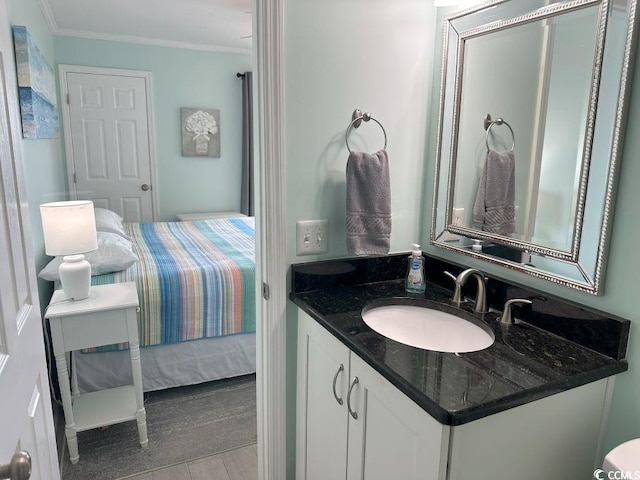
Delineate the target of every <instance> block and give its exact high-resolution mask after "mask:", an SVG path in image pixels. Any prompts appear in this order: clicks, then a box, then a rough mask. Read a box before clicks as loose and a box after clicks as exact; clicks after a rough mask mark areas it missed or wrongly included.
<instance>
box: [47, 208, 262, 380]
mask: <svg viewBox="0 0 640 480" xmlns="http://www.w3.org/2000/svg"><path fill="white" fill-rule="evenodd" d="M107 217H108V218H109V221H108V222H105V218H107ZM96 226H97V229H98V243H99V248H98V251H97V253H95V254H93V255H92V254H88V255H87V260H89V262H90V263H91V265H92V275H93V276H92V284H93V285H101V284H106V283H114V282H128V281H133V282H135V283H136V286H137V289H138V297H139V301H140V312H139V317H138V324H139V339H140V346H141V349H140V357H141V362H142V376H143V389H144V390H145V391H151V390H159V389H164V388H171V387H177V386H183V385H191V384H195V383H201V382H207V381H212V380H218V379H221V378H228V377H233V376H238V375H244V374H249V373H254V372H255V368H256V349H255V323H256V309H255V233H254V232H255V226H254V218H253V217H230V218H219V219H210V220H199V221H193V222H154V223H121V218H120V217H118V216H117V215H115V214H114V213H113V212H110V211H104V209H96ZM114 244H118V248H117V249H116V248H115V247H114ZM116 250H117V253H116ZM110 253H111V254H112V255H111V257H113V258H107V257H109V255H110ZM106 260H111V263H110V264H108V265H107V266H106V267H105V266H104V265H103V264H104V263H109V262H108V261H106ZM114 261H115V263H114ZM118 262H119V263H118ZM51 263H52V264H54V265H52V267H51V271H53V270H55V260H54V261H53V262H51ZM40 276H42V277H43V278H45V276H43V272H41V274H40ZM73 357H74V358H73V368H74V371H75V372H76V375H77V381H78V386H79V388H80V391H81V392H90V391H95V390H102V389H105V388H111V387H115V386H120V385H124V384H126V383H128V382H129V381H130V380H129V379H130V378H131V365H130V359H129V352H128V350H127V345H126V344H123V345H110V346H106V347H99V348H98V349H93V350H91V351H87V352H82V353H76V354H74V355H73Z"/></svg>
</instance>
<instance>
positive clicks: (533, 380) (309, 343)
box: [291, 255, 629, 480]
mask: <svg viewBox="0 0 640 480" xmlns="http://www.w3.org/2000/svg"><path fill="white" fill-rule="evenodd" d="M429 262H431V264H430V263H429ZM439 263H442V262H439ZM405 264H406V258H405V256H403V255H399V256H390V257H385V258H384V259H357V260H341V261H333V262H319V263H314V264H302V265H294V266H293V267H292V279H293V291H292V294H291V300H292V301H293V302H294V303H295V304H296V305H297V307H298V359H297V361H298V363H297V369H298V370H297V372H298V373H297V418H296V423H297V438H296V446H297V453H296V478H298V479H309V480H311V479H316V478H317V479H326V478H332V479H337V478H349V479H351V478H367V479H377V478H379V479H389V478H402V479H418V478H420V479H458V480H464V479H472V478H474V479H475V478H478V479H482V478H492V479H502V478H505V479H506V478H532V479H533V478H557V479H561V478H562V479H565V478H567V479H568V478H589V477H590V476H591V475H592V474H593V470H594V468H595V462H596V459H597V456H598V448H599V446H598V441H599V436H600V432H601V429H602V428H603V425H604V420H605V416H606V411H607V409H608V405H607V393H608V383H609V381H610V380H609V378H610V377H611V376H613V375H615V374H617V373H620V372H623V371H625V370H626V369H627V364H626V362H624V361H623V360H621V359H620V358H622V357H623V356H624V345H626V337H627V334H628V327H629V325H628V322H627V321H625V320H621V319H615V318H604V317H602V318H599V319H598V320H594V318H596V317H597V314H595V313H594V312H585V315H587V316H588V317H589V316H591V317H590V318H588V319H585V320H584V322H585V324H591V326H592V327H593V328H591V327H590V328H589V330H592V331H593V332H594V334H595V336H596V337H599V338H601V339H603V341H604V342H605V343H607V345H608V346H607V347H606V348H607V349H610V352H609V353H610V355H606V354H603V353H598V352H596V351H594V350H593V349H591V348H585V347H584V346H583V345H580V344H578V343H576V339H575V338H573V339H572V340H573V341H570V340H568V339H566V338H562V337H561V336H559V335H555V334H552V333H550V332H548V331H546V330H544V329H541V328H538V327H535V326H533V325H531V324H529V323H526V322H522V321H518V322H516V324H514V325H510V326H503V325H501V324H500V322H499V321H497V318H498V317H499V312H498V311H497V310H492V311H491V312H490V313H487V314H484V315H480V314H476V315H475V316H476V318H477V320H478V321H482V322H485V323H486V325H488V326H489V327H490V328H491V329H492V330H493V333H494V335H495V342H494V344H493V345H491V346H490V347H489V348H487V349H484V350H480V351H477V352H471V353H464V354H457V353H441V352H436V351H429V350H423V349H419V348H415V347H410V346H407V345H404V344H402V343H398V342H395V341H393V340H390V339H388V338H386V337H384V336H382V335H380V334H378V333H376V332H375V331H373V330H372V329H371V328H369V327H368V326H367V325H366V324H365V322H364V321H363V320H362V315H361V311H362V309H363V308H364V307H365V306H366V305H368V304H370V303H371V302H373V301H375V300H379V299H385V298H394V297H400V298H403V297H404V298H424V299H427V300H430V301H433V302H439V303H440V304H441V305H442V308H443V309H445V310H451V309H452V308H453V307H451V305H450V298H451V294H452V291H451V290H450V289H447V288H443V287H442V286H440V285H437V284H436V283H433V281H434V280H435V281H437V282H438V281H439V279H440V275H439V273H441V271H440V272H439V273H435V268H434V265H436V264H438V261H436V260H433V259H430V258H427V265H428V269H427V271H428V272H431V278H430V280H431V282H430V283H429V284H428V288H427V291H426V292H425V294H424V295H419V296H415V295H412V296H410V295H407V294H406V293H405V291H404V286H403V280H402V276H403V270H404V267H405ZM437 266H438V268H440V267H441V265H439V264H438V265H437ZM448 269H449V270H454V271H455V269H456V266H454V265H449V266H448ZM393 277H396V278H393ZM445 281H446V280H444V279H443V281H442V283H443V284H444V282H445ZM500 283H501V282H499V281H497V280H490V287H491V291H494V290H500V288H499V287H496V285H499V284H500ZM528 293H530V294H531V295H530V297H531V298H534V297H535V296H536V292H528ZM489 297H490V298H489V300H491V303H493V302H495V301H496V295H494V294H491V293H490V295H489ZM536 302H538V303H539V304H542V305H544V308H542V310H545V311H548V310H549V308H548V307H549V306H552V305H553V304H554V302H557V301H556V300H553V299H549V298H548V297H542V296H539V297H538V300H534V304H533V308H532V309H531V311H530V312H529V314H527V315H524V313H525V310H515V316H516V318H522V316H523V315H524V316H532V318H533V317H535V316H536V314H535V311H536V310H541V309H540V307H539V305H536ZM561 303H562V302H558V304H559V305H561ZM491 306H493V305H491ZM561 307H562V308H560V310H561V311H563V312H564V314H568V315H569V317H571V318H569V321H573V322H580V321H581V320H580V319H576V318H575V317H576V315H577V316H578V317H579V316H580V313H577V314H576V312H580V311H581V309H580V308H579V307H574V306H571V305H561ZM461 308H462V309H464V310H465V311H467V312H471V311H472V305H470V304H463V305H462V306H461ZM554 309H555V308H554ZM567 309H568V310H567ZM531 312H533V313H531ZM545 315H546V314H545ZM565 320H566V319H565ZM594 322H595V323H594ZM557 323H559V324H561V323H562V318H559V319H558V322H557ZM594 325H595V326H594ZM576 330H581V329H576ZM582 330H584V329H582ZM596 332H597V333H596ZM603 332H609V333H603ZM583 336H584V335H583ZM587 342H588V341H587ZM616 343H618V344H619V345H618V346H617V347H616V346H615V344H616Z"/></svg>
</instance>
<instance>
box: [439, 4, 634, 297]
mask: <svg viewBox="0 0 640 480" xmlns="http://www.w3.org/2000/svg"><path fill="white" fill-rule="evenodd" d="M637 23H638V13H637V12H636V0H613V1H611V0H572V1H553V0H494V1H489V2H485V3H483V4H481V5H479V6H476V7H473V8H469V9H466V10H463V11H460V12H458V13H455V14H453V15H451V16H449V17H447V18H446V19H445V21H444V37H443V56H442V81H441V88H440V120H439V127H438V146H437V161H436V175H435V192H434V207H433V216H432V225H431V243H432V244H434V245H436V246H438V247H442V248H446V249H448V250H452V251H456V252H461V253H464V254H467V255H472V256H474V257H477V258H481V259H484V260H487V261H490V262H493V263H497V264H500V265H503V266H507V267H509V268H511V269H514V270H518V271H522V272H526V273H529V274H531V275H534V276H536V277H540V278H544V279H547V280H550V281H553V282H556V283H558V284H562V285H566V286H569V287H572V288H576V289H579V290H582V291H586V292H589V293H592V294H601V293H602V286H603V277H604V264H605V258H606V252H607V247H608V240H609V233H610V232H609V231H610V228H611V218H610V216H611V215H612V209H613V200H614V198H615V186H616V176H617V175H616V174H617V170H618V163H619V161H620V157H621V149H622V132H623V127H624V119H625V116H626V110H627V99H628V95H629V87H630V80H631V71H632V68H633V67H632V64H631V63H630V62H632V60H633V55H634V47H635V43H636V36H637V33H636V30H637Z"/></svg>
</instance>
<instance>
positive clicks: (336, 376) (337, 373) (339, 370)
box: [333, 364, 344, 405]
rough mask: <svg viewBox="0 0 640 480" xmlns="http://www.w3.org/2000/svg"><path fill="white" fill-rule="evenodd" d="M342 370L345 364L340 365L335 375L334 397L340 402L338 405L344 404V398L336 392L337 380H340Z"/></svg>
mask: <svg viewBox="0 0 640 480" xmlns="http://www.w3.org/2000/svg"><path fill="white" fill-rule="evenodd" d="M341 372H344V365H343V364H340V367H338V371H337V372H336V374H335V375H334V376H333V397H334V398H335V399H336V402H338V405H342V404H343V403H344V402H343V400H342V398H341V397H339V396H338V393H337V392H336V382H337V381H338V375H340V373H341Z"/></svg>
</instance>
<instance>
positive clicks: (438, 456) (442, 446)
mask: <svg viewBox="0 0 640 480" xmlns="http://www.w3.org/2000/svg"><path fill="white" fill-rule="evenodd" d="M356 377H357V379H358V383H356V384H355V385H353V388H352V389H351V396H350V398H349V400H350V407H351V410H352V411H353V413H352V412H350V415H349V446H348V452H349V455H348V459H347V478H348V479H349V480H355V479H366V480H376V479H380V480H389V479H395V478H398V479H403V480H412V479H416V480H417V479H421V480H439V479H444V478H445V476H446V467H447V454H448V443H449V427H445V426H444V425H441V424H440V423H438V422H437V421H436V420H435V419H434V418H433V417H431V416H430V415H429V414H428V413H427V412H425V411H424V410H423V409H422V408H420V407H418V405H416V404H415V403H414V402H413V401H412V400H410V399H409V398H408V397H407V396H406V395H404V394H403V393H402V392H400V390H398V389H397V388H396V387H394V386H393V385H391V383H389V381H388V380H386V379H385V378H384V377H382V375H380V374H379V373H377V372H376V371H375V370H373V369H372V368H371V367H370V366H368V365H367V364H366V363H365V362H364V361H363V360H362V359H361V358H360V357H358V356H357V355H355V354H354V353H351V376H350V384H353V381H354V379H355V378H356ZM354 415H357V418H354ZM326 478H329V477H326Z"/></svg>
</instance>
